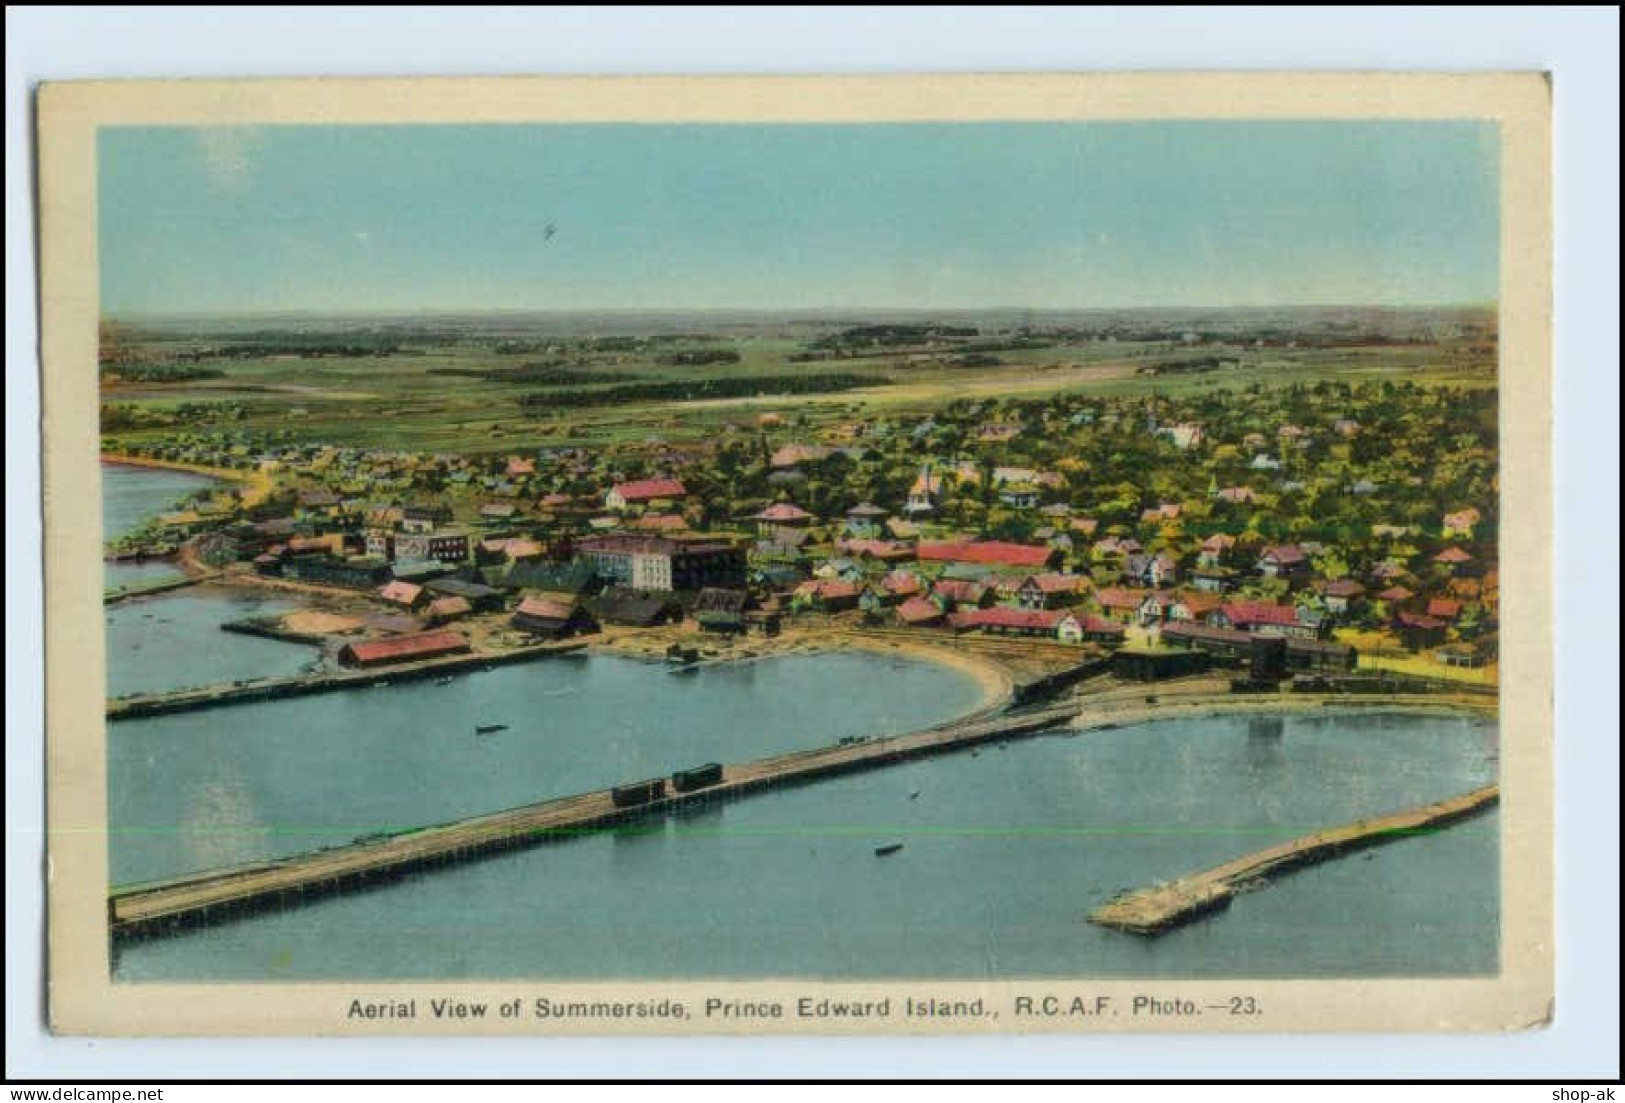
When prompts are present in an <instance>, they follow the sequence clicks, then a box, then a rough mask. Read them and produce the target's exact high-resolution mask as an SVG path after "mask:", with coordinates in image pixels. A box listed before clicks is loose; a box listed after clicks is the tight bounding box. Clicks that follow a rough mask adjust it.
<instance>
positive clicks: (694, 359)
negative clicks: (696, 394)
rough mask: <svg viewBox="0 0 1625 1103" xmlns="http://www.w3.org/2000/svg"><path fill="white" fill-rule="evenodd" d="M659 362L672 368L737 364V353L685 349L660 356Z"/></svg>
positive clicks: (726, 350) (731, 351) (721, 350)
mask: <svg viewBox="0 0 1625 1103" xmlns="http://www.w3.org/2000/svg"><path fill="white" fill-rule="evenodd" d="M659 361H660V363H662V364H669V365H670V366H672V367H674V368H692V367H698V366H700V365H702V364H737V363H739V353H738V352H736V351H735V350H733V349H686V350H684V351H682V352H668V353H666V354H665V355H663V356H661V357H660V358H659Z"/></svg>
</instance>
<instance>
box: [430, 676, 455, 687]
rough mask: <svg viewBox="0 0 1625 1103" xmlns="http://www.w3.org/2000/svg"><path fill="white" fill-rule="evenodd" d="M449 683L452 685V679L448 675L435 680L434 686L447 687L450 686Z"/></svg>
mask: <svg viewBox="0 0 1625 1103" xmlns="http://www.w3.org/2000/svg"><path fill="white" fill-rule="evenodd" d="M451 683H452V678H451V677H450V676H449V675H448V676H447V677H444V678H436V679H435V680H434V684H435V685H437V686H449V685H451Z"/></svg>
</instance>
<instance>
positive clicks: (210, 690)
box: [107, 629, 590, 720]
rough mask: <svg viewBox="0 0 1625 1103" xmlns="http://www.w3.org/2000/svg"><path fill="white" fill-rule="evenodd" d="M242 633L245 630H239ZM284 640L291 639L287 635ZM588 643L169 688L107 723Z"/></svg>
mask: <svg viewBox="0 0 1625 1103" xmlns="http://www.w3.org/2000/svg"><path fill="white" fill-rule="evenodd" d="M237 630H238V631H241V629H237ZM280 638H284V639H285V638H287V637H286V636H283V637H280ZM589 642H590V641H588V640H581V639H572V640H559V641H555V642H551V643H539V644H531V645H529V646H526V647H520V648H515V649H513V650H512V651H500V652H494V653H491V654H484V655H479V654H475V655H453V656H450V657H449V658H440V659H428V660H425V661H423V662H417V663H401V664H399V665H396V666H390V667H386V668H382V669H376V670H341V671H333V672H332V673H328V674H295V675H293V676H292V677H288V678H256V679H253V680H250V681H243V682H229V683H226V684H224V685H212V686H200V687H198V688H195V689H177V690H167V691H165V692H162V693H139V694H132V695H131V696H129V697H116V698H114V699H113V700H110V701H108V702H107V719H109V720H130V719H134V718H135V717H138V716H159V715H161V714H163V713H166V712H191V711H193V710H194V709H208V708H215V707H216V706H219V705H234V704H242V703H243V702H246V701H269V700H272V699H274V698H279V697H304V696H307V695H309V694H312V693H331V692H333V691H335V690H341V689H357V688H360V687H362V686H372V685H388V684H390V683H392V682H410V681H416V680H420V679H423V678H433V677H443V676H445V675H448V674H462V673H467V672H468V671H470V670H483V669H485V668H486V667H489V666H506V665H508V664H510V663H523V662H530V661H532V660H534V659H544V658H547V657H549V656H553V655H565V654H569V653H570V652H573V651H582V650H585V649H586V648H587V646H588V645H589Z"/></svg>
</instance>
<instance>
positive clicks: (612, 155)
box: [98, 122, 1499, 316]
mask: <svg viewBox="0 0 1625 1103" xmlns="http://www.w3.org/2000/svg"><path fill="white" fill-rule="evenodd" d="M99 151H100V207H99V214H98V218H99V241H100V263H101V288H102V309H103V313H104V314H109V315H113V316H119V315H136V314H165V313H203V312H257V311H287V310H300V311H302V310H319V311H365V310H403V309H405V310H410V309H416V308H437V309H452V310H464V309H472V310H477V309H532V310H550V309H559V310H569V309H584V310H585V309H593V308H628V309H650V310H657V309H708V308H714V309H724V308H788V309H816V308H831V307H833V308H839V309H861V308H865V307H869V308H876V309H880V308H888V309H890V308H904V309H921V310H933V309H938V310H940V309H950V308H955V307H968V308H976V307H998V306H1010V307H1031V308H1057V309H1073V308H1077V309H1084V308H1091V307H1124V306H1231V305H1276V304H1396V305H1406V304H1440V303H1469V302H1472V303H1488V302H1493V301H1494V300H1495V298H1496V294H1497V286H1498V281H1499V251H1498V203H1499V193H1498V168H1497V165H1498V156H1499V154H1498V141H1497V134H1496V130H1495V127H1494V125H1493V124H1490V123H1478V122H1312V123H1309V122H1306V123H1299V122H1275V123H1260V122H1240V123H1232V122H1177V123H1175V122H1154V123H1088V124H1057V123H1017V124H1008V123H995V124H972V125H958V124H887V125H865V126H852V125H796V126H787V125H779V126H765V125H731V126H714V125H692V126H635V125H592V126H557V125H548V126H421V125H420V126H391V127H310V126H306V127H254V128H234V129H196V128H118V129H108V130H104V131H103V132H102V133H101V136H100V143H99ZM549 226H552V227H554V232H553V234H552V236H551V238H549V236H548V227H549Z"/></svg>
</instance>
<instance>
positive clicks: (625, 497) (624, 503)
mask: <svg viewBox="0 0 1625 1103" xmlns="http://www.w3.org/2000/svg"><path fill="white" fill-rule="evenodd" d="M687 496H688V489H687V488H686V487H684V486H683V484H682V483H681V482H679V481H678V480H677V479H638V480H635V481H633V482H629V483H617V484H616V485H615V486H612V487H610V489H609V493H608V494H606V495H604V506H605V508H606V509H614V510H624V509H627V508H629V507H631V506H642V505H648V504H649V503H650V502H657V501H671V500H674V499H678V498H686V497H687Z"/></svg>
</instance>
